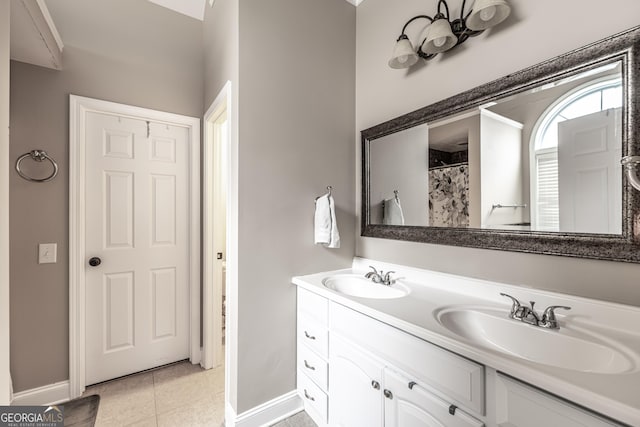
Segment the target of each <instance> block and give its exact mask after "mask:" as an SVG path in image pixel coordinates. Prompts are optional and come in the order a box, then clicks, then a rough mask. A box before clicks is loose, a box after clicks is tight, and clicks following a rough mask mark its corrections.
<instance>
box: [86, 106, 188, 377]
mask: <svg viewBox="0 0 640 427" xmlns="http://www.w3.org/2000/svg"><path fill="white" fill-rule="evenodd" d="M85 132H86V134H85V137H86V146H85V147H86V148H85V150H86V171H85V176H86V191H85V195H86V218H85V221H86V222H85V223H86V250H85V254H86V258H87V259H86V267H85V268H86V270H85V271H86V285H85V286H86V289H85V296H86V381H85V382H86V384H87V385H89V384H95V383H98V382H101V381H105V380H108V379H112V378H116V377H120V376H123V375H127V374H131V373H134V372H139V371H142V370H145V369H149V368H153V367H156V366H160V365H163V364H166V363H170V362H174V361H177V360H182V359H186V358H188V357H189V331H190V329H189V266H190V259H189V256H190V252H189V247H190V246H189V245H190V242H189V236H190V235H189V230H190V224H189V194H190V191H189V190H190V188H189V176H190V175H189V145H188V144H189V129H188V128H186V127H181V126H177V125H167V124H163V123H154V122H147V121H146V120H141V119H134V118H126V117H118V116H115V115H110V114H102V113H94V112H88V113H87V116H86V126H85Z"/></svg>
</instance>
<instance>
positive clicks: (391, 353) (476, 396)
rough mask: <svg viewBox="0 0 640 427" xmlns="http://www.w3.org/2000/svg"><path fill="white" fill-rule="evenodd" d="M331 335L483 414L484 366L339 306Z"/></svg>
mask: <svg viewBox="0 0 640 427" xmlns="http://www.w3.org/2000/svg"><path fill="white" fill-rule="evenodd" d="M329 310H330V327H331V332H332V333H334V332H336V333H339V334H341V335H342V336H344V337H345V338H347V339H349V340H351V341H353V342H355V343H357V344H359V345H361V346H362V347H364V348H366V349H369V350H370V351H372V352H373V353H375V354H376V355H377V356H378V357H381V358H382V359H384V360H386V361H388V362H389V364H390V365H393V366H396V367H398V369H400V370H401V371H403V372H406V373H407V374H409V375H411V376H415V378H412V381H417V382H422V383H424V384H426V385H428V386H430V387H432V388H433V389H435V390H438V392H439V393H441V394H442V395H443V396H444V397H446V400H447V401H450V402H451V403H454V404H455V405H456V406H460V407H463V408H466V409H468V410H470V411H471V412H474V413H477V414H481V415H484V409H485V408H484V399H485V396H484V366H482V365H480V364H478V363H475V362H472V361H471V360H468V359H465V358H464V357H461V356H458V355H457V354H455V353H451V352H450V351H447V350H444V349H442V348H440V347H438V346H436V345H433V344H431V343H429V342H427V341H424V340H422V339H420V338H417V337H415V336H413V335H410V334H408V333H406V332H403V331H401V330H399V329H396V328H394V327H392V326H389V325H387V324H384V323H382V322H379V321H377V320H375V319H372V318H370V317H368V316H365V315H363V314H361V313H358V312H356V311H354V310H351V309H348V308H346V307H343V306H341V305H339V304H335V303H332V304H331V305H330V308H329Z"/></svg>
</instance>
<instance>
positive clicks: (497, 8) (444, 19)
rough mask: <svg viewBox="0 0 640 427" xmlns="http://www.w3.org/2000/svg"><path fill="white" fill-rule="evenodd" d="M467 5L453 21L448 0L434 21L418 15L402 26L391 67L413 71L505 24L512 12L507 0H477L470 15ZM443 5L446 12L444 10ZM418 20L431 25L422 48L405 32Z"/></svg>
mask: <svg viewBox="0 0 640 427" xmlns="http://www.w3.org/2000/svg"><path fill="white" fill-rule="evenodd" d="M465 5H466V0H462V7H461V9H460V17H459V18H456V19H454V20H451V15H450V13H449V5H448V4H447V2H446V0H439V1H438V12H437V14H436V15H435V16H434V17H433V18H432V17H430V16H428V15H418V16H414V17H413V18H411V19H409V20H408V21H407V23H406V24H404V27H402V33H401V34H400V37H398V40H397V42H396V46H395V49H394V50H393V56H392V57H391V59H390V60H389V67H391V68H397V69H401V68H409V67H411V66H412V65H414V64H415V63H416V62H418V59H419V58H423V59H432V58H433V57H435V56H436V55H437V54H438V53H441V52H445V51H447V50H449V49H452V48H454V47H456V46H458V45H459V44H462V43H464V42H465V41H466V40H467V39H468V38H469V37H473V36H477V35H478V34H480V33H482V32H483V31H484V30H486V29H487V28H491V27H493V26H495V25H497V24H499V23H501V22H502V21H504V20H505V19H507V17H508V16H509V14H510V13H511V7H510V6H509V4H508V3H507V0H476V1H475V3H474V4H473V8H472V9H471V10H470V11H469V12H468V13H467V14H466V15H465ZM442 6H444V12H445V13H443V11H442ZM418 19H427V20H428V21H430V22H431V24H430V25H429V26H427V28H426V29H425V30H424V32H423V34H422V35H421V36H420V40H421V42H420V45H419V46H418V48H417V49H415V48H414V47H413V44H412V43H411V40H409V37H408V36H407V35H406V34H405V31H406V30H407V27H408V26H409V24H411V23H412V22H413V21H416V20H418Z"/></svg>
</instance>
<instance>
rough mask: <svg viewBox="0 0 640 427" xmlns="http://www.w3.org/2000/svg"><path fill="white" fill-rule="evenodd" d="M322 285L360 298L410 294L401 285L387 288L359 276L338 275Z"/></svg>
mask: <svg viewBox="0 0 640 427" xmlns="http://www.w3.org/2000/svg"><path fill="white" fill-rule="evenodd" d="M322 284H323V285H324V286H325V287H327V288H329V289H331V290H334V291H336V292H340V293H342V294H345V295H351V296H354V297H360V298H373V299H393V298H402V297H404V296H406V295H408V294H409V292H410V291H409V288H408V287H406V286H405V285H403V284H401V283H398V282H396V283H394V284H392V285H391V286H385V285H381V284H379V283H373V282H372V281H371V280H370V279H366V278H365V277H364V276H360V275H357V274H336V275H335V276H329V277H326V278H324V279H323V280H322Z"/></svg>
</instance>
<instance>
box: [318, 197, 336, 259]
mask: <svg viewBox="0 0 640 427" xmlns="http://www.w3.org/2000/svg"><path fill="white" fill-rule="evenodd" d="M314 226H315V239H314V240H315V243H316V245H325V246H326V247H328V248H339V247H340V233H338V223H337V222H336V208H335V202H334V201H333V196H331V195H330V194H328V193H327V194H325V195H324V196H321V197H318V199H317V200H316V212H315V217H314Z"/></svg>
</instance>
